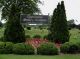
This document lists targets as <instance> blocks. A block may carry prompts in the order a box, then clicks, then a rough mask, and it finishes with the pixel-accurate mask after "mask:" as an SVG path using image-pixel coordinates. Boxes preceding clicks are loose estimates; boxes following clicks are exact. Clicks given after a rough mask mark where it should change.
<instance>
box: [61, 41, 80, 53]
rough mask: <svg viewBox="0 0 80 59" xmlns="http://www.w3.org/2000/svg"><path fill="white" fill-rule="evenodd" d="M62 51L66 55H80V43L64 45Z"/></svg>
mask: <svg viewBox="0 0 80 59" xmlns="http://www.w3.org/2000/svg"><path fill="white" fill-rule="evenodd" d="M60 50H61V52H62V53H65V54H74V53H80V43H72V42H66V43H64V44H62V46H61V47H60Z"/></svg>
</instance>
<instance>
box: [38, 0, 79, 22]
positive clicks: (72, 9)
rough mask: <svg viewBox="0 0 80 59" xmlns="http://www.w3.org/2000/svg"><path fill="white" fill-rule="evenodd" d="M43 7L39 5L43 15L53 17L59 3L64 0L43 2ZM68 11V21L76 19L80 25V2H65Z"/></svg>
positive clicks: (76, 0)
mask: <svg viewBox="0 0 80 59" xmlns="http://www.w3.org/2000/svg"><path fill="white" fill-rule="evenodd" d="M41 1H42V3H43V5H39V8H40V9H41V12H42V14H43V15H48V14H49V15H52V13H53V10H54V9H55V8H56V6H57V4H58V2H61V1H62V0H41ZM63 1H64V4H65V9H66V16H67V20H71V19H74V20H75V23H76V24H80V0H63Z"/></svg>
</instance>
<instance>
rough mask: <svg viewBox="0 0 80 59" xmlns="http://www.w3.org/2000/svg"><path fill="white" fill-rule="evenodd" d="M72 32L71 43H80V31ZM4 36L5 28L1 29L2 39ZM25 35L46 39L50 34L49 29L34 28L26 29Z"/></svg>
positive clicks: (74, 30)
mask: <svg viewBox="0 0 80 59" xmlns="http://www.w3.org/2000/svg"><path fill="white" fill-rule="evenodd" d="M69 32H70V42H74V43H76V42H80V30H78V29H75V28H74V29H72V30H69ZM3 34H4V28H2V29H0V37H2V36H3ZM25 34H26V35H30V36H31V37H33V36H34V35H40V36H41V37H44V36H45V35H47V34H48V30H47V29H42V30H40V29H38V28H37V29H35V28H32V29H31V30H27V29H25Z"/></svg>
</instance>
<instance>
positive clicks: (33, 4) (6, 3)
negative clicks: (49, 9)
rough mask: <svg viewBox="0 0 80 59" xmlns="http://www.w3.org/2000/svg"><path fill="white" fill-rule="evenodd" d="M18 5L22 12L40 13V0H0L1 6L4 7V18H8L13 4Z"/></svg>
mask: <svg viewBox="0 0 80 59" xmlns="http://www.w3.org/2000/svg"><path fill="white" fill-rule="evenodd" d="M13 3H14V4H15V5H16V6H18V7H17V8H19V10H20V14H21V13H22V14H30V15H32V14H35V13H40V9H39V8H38V3H41V2H40V0H0V8H1V9H2V19H8V18H9V13H10V7H11V5H12V4H13Z"/></svg>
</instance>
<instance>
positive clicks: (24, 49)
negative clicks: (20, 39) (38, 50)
mask: <svg viewBox="0 0 80 59" xmlns="http://www.w3.org/2000/svg"><path fill="white" fill-rule="evenodd" d="M13 53H14V54H21V55H31V54H34V48H33V47H32V46H31V45H28V44H24V43H17V44H14V46H13Z"/></svg>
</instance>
